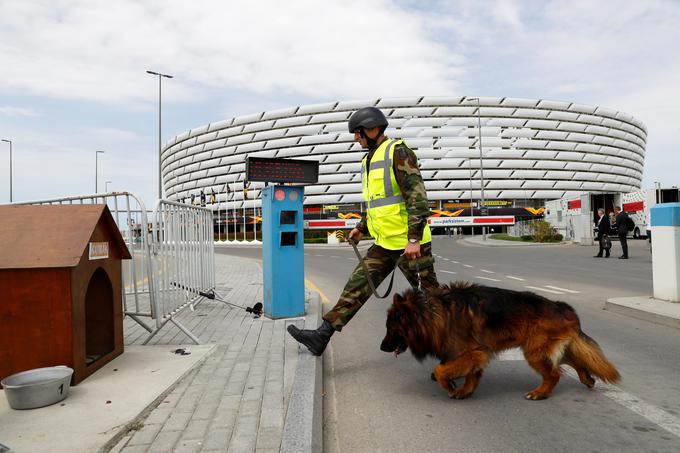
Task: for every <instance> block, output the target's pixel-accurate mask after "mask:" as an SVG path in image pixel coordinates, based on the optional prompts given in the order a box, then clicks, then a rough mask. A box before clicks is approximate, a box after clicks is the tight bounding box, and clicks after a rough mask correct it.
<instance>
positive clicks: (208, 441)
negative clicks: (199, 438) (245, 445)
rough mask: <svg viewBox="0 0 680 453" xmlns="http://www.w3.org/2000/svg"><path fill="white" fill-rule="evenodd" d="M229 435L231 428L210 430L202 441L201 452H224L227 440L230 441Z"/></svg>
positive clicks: (227, 443)
mask: <svg viewBox="0 0 680 453" xmlns="http://www.w3.org/2000/svg"><path fill="white" fill-rule="evenodd" d="M231 434H232V429H231V428H216V429H213V428H211V429H210V430H209V431H208V433H207V434H206V436H205V439H204V440H203V451H210V450H216V451H220V452H224V451H226V450H227V447H228V445H229V440H230V439H231Z"/></svg>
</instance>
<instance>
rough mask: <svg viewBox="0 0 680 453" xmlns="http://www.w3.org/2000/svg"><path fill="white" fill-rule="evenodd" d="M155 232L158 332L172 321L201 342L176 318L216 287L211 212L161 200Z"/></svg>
mask: <svg viewBox="0 0 680 453" xmlns="http://www.w3.org/2000/svg"><path fill="white" fill-rule="evenodd" d="M152 235H153V252H154V255H155V256H156V258H157V259H156V260H155V261H154V272H153V275H154V277H155V278H156V281H155V284H154V291H155V300H156V301H158V312H159V313H161V316H158V317H156V323H157V331H158V330H160V329H161V328H162V327H163V325H165V324H166V323H167V322H172V323H173V324H175V325H176V326H177V327H178V328H179V329H180V330H181V331H182V332H184V333H185V334H186V335H187V336H188V337H189V338H191V339H192V340H193V341H194V342H195V343H196V344H199V343H200V340H199V339H198V338H197V337H196V336H195V335H194V334H193V333H191V331H190V330H189V329H187V328H186V327H185V326H183V325H182V324H181V323H180V322H179V321H177V320H176V319H175V318H174V317H175V315H177V314H178V313H179V312H180V311H182V310H183V309H185V308H187V307H191V308H192V309H193V307H194V306H196V305H197V304H198V303H200V302H201V301H202V300H204V299H205V294H206V293H213V292H214V290H215V247H214V242H213V216H212V211H211V210H210V209H207V208H202V207H198V206H190V205H186V204H183V203H176V202H173V201H167V200H160V201H158V203H157V204H156V208H155V209H154V213H153V230H152ZM157 331H156V332H157ZM156 332H154V333H152V334H151V336H150V337H149V338H148V339H147V342H148V341H149V340H150V339H151V338H152V337H153V336H154V335H155V333H156Z"/></svg>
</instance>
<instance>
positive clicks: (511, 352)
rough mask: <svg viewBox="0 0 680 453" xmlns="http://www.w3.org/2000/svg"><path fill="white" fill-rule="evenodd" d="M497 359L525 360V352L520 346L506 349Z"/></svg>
mask: <svg viewBox="0 0 680 453" xmlns="http://www.w3.org/2000/svg"><path fill="white" fill-rule="evenodd" d="M496 360H501V361H510V360H524V354H523V353H522V350H521V349H520V348H512V349H506V350H505V351H503V352H501V353H500V354H498V355H497V356H496Z"/></svg>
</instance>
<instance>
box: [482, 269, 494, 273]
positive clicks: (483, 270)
mask: <svg viewBox="0 0 680 453" xmlns="http://www.w3.org/2000/svg"><path fill="white" fill-rule="evenodd" d="M480 271H482V272H486V273H487V274H495V272H494V271H487V270H486V269H480Z"/></svg>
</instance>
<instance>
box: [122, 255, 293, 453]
mask: <svg viewBox="0 0 680 453" xmlns="http://www.w3.org/2000/svg"><path fill="white" fill-rule="evenodd" d="M215 261H216V272H217V273H216V286H217V290H218V292H220V293H221V294H222V295H223V296H224V298H225V300H227V301H229V302H233V303H236V304H239V305H242V306H245V305H248V306H251V305H253V304H254V303H255V302H258V301H259V302H261V301H262V269H261V267H260V264H259V262H257V261H254V260H247V259H243V258H234V257H230V256H225V255H219V254H218V255H216V257H215ZM178 320H179V321H180V322H182V323H183V324H184V325H185V326H186V327H188V328H189V329H190V330H191V331H192V332H193V333H194V334H195V335H197V336H198V337H199V338H200V339H201V340H202V341H203V342H213V343H217V347H216V348H215V351H214V352H213V353H212V354H211V355H210V356H209V357H207V359H206V360H205V361H204V362H203V363H202V364H200V365H199V366H197V367H196V368H195V369H194V370H192V371H191V372H190V373H189V374H188V375H187V376H186V377H185V378H184V379H182V380H181V381H180V382H179V383H178V384H177V385H176V386H175V387H174V388H173V389H171V390H170V391H169V393H168V394H167V395H166V396H165V398H162V399H161V400H160V402H159V404H158V406H157V407H155V408H153V409H152V410H151V411H150V412H149V413H148V416H146V417H145V418H143V420H141V421H140V422H139V423H137V424H136V425H135V426H134V428H133V430H131V431H130V432H129V433H128V434H127V435H126V436H125V437H124V438H123V439H122V440H121V441H120V442H119V443H118V444H117V445H116V446H115V447H114V448H113V450H112V451H115V452H124V453H132V452H170V451H175V452H199V451H200V452H203V451H205V452H217V451H220V452H258V453H259V452H262V453H264V452H278V451H279V449H280V446H281V441H282V436H283V429H284V421H285V417H286V410H287V407H288V400H289V398H290V395H291V389H292V387H293V380H294V377H295V369H296V365H297V362H298V353H299V348H298V345H297V343H295V341H294V340H293V339H292V338H291V337H290V336H289V335H287V334H286V326H287V325H288V324H289V323H291V322H294V323H296V324H297V325H298V326H300V327H302V326H303V324H304V319H302V318H300V319H293V320H270V319H267V318H265V317H261V318H257V319H255V318H253V316H252V315H251V314H249V313H246V312H245V310H240V309H234V308H233V307H230V306H228V305H226V304H223V303H220V302H217V301H205V302H203V303H201V304H199V305H198V306H197V307H196V309H195V311H194V312H191V311H190V310H185V311H184V312H182V313H181V314H180V315H179V316H178ZM146 336H147V334H146V332H145V331H144V330H143V329H142V328H141V327H140V326H138V325H137V324H136V323H134V321H132V320H130V319H126V322H125V341H126V344H140V343H141V342H142V341H144V339H145V338H146ZM188 342H189V341H188V339H187V337H186V336H185V335H184V334H183V333H182V332H181V331H180V330H179V329H178V328H177V327H175V326H174V325H172V324H168V325H166V326H165V327H164V328H163V330H162V331H161V332H160V333H159V334H158V335H156V337H154V338H153V339H152V340H151V342H150V344H161V345H186V344H187V343H188ZM190 349H191V348H190V347H189V350H190ZM303 353H304V352H303Z"/></svg>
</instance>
